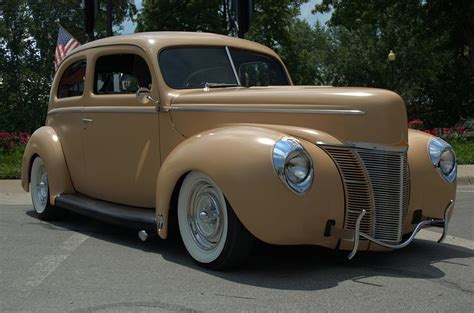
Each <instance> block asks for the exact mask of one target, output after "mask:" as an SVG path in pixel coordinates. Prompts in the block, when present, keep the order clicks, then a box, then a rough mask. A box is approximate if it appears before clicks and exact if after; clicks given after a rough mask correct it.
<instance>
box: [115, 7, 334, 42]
mask: <svg viewBox="0 0 474 313" xmlns="http://www.w3.org/2000/svg"><path fill="white" fill-rule="evenodd" d="M142 2H143V1H142V0H135V5H136V6H137V9H138V10H141V9H142V8H143V5H142ZM320 2H321V0H310V1H309V2H307V3H305V4H303V5H302V6H301V14H300V18H301V19H303V20H306V21H307V22H308V23H309V24H311V25H313V24H314V23H316V21H319V23H321V25H324V24H325V23H326V22H327V21H328V20H329V19H330V18H331V13H326V14H320V13H318V14H312V13H311V10H312V9H313V8H314V6H315V5H316V3H320ZM122 26H123V31H121V33H122V34H130V33H133V32H134V31H135V23H132V22H131V21H130V20H127V21H125V22H124V23H123V24H122Z"/></svg>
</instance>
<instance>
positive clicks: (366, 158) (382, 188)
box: [356, 149, 408, 243]
mask: <svg viewBox="0 0 474 313" xmlns="http://www.w3.org/2000/svg"><path fill="white" fill-rule="evenodd" d="M356 151H357V153H358V154H359V156H360V158H361V159H362V161H363V162H364V165H365V168H366V169H367V172H368V174H369V178H370V184H371V187H372V193H373V199H374V226H373V237H374V238H376V239H379V240H383V241H386V242H395V243H398V242H400V240H401V235H402V225H403V218H404V215H405V214H406V209H407V204H408V201H407V196H406V191H407V189H408V188H407V185H408V184H407V176H408V175H407V171H406V167H407V162H406V153H404V152H388V151H379V150H369V149H356Z"/></svg>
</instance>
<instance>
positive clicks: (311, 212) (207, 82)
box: [22, 32, 457, 269]
mask: <svg viewBox="0 0 474 313" xmlns="http://www.w3.org/2000/svg"><path fill="white" fill-rule="evenodd" d="M456 168H457V166H456V159H455V155H454V152H453V150H452V149H451V147H450V145H449V144H447V143H446V142H445V141H443V140H442V139H440V138H436V137H433V136H431V135H429V134H425V133H422V132H418V131H414V130H411V129H408V128H407V113H406V107H405V104H404V102H403V100H402V99H401V97H400V96H398V95H397V94H396V93H393V92H391V91H387V90H381V89H372V88H334V87H319V86H294V85H293V84H292V81H291V78H290V75H289V73H288V72H287V70H286V68H285V66H284V64H283V63H282V61H281V60H280V58H279V57H278V55H277V54H275V52H274V51H272V50H271V49H269V48H267V47H265V46H262V45H260V44H257V43H254V42H250V41H247V40H242V39H237V38H231V37H226V36H221V35H215V34H207V33H184V32H155V33H140V34H133V35H127V36H117V37H111V38H107V39H101V40H97V41H94V42H91V43H88V44H85V45H83V46H81V47H80V48H78V49H76V50H75V51H73V52H72V53H71V54H70V55H68V56H67V57H66V58H65V60H64V61H63V63H62V64H61V66H60V67H59V70H58V71H57V74H56V76H55V78H54V81H53V84H52V88H51V95H50V102H49V108H48V115H47V119H46V126H44V127H41V128H40V129H38V130H37V131H36V132H35V133H34V134H33V135H32V137H31V140H30V141H29V143H28V145H27V147H26V150H25V154H24V157H23V165H22V185H23V188H24V189H25V190H26V191H28V190H29V189H30V188H31V196H32V201H33V206H34V210H35V211H36V213H37V214H38V216H39V218H40V219H43V220H48V219H53V218H57V217H59V216H61V215H62V214H63V213H64V212H65V210H64V209H67V210H72V211H75V212H78V213H81V214H84V215H88V216H91V217H94V218H98V219H101V220H104V221H108V222H112V223H116V224H120V225H124V226H128V227H131V228H134V229H136V230H137V231H138V233H139V237H140V238H141V239H142V240H146V239H147V237H148V236H149V235H153V234H158V236H159V237H161V238H162V239H166V238H167V236H168V233H169V230H170V229H173V226H175V227H176V228H175V229H179V232H180V234H181V237H182V239H183V242H184V245H185V247H186V249H187V251H188V252H189V254H190V255H191V256H192V258H193V259H194V260H195V261H197V262H198V263H200V264H201V265H203V266H206V267H209V268H213V269H223V268H228V267H231V266H235V265H237V264H239V263H240V262H241V261H243V260H244V259H245V258H246V257H247V256H248V255H249V253H250V251H251V249H252V246H253V243H254V242H255V240H256V239H258V240H261V241H264V242H266V243H270V244H276V245H319V246H324V247H327V248H331V249H342V250H348V251H349V252H350V253H349V258H352V257H353V256H354V255H355V253H356V252H357V251H367V250H371V251H374V250H379V251H380V250H389V249H398V248H402V247H404V246H406V245H408V244H409V243H410V242H412V241H413V239H414V237H415V235H416V233H417V232H418V231H419V230H420V229H421V228H423V227H428V226H434V227H441V228H443V229H444V232H443V235H442V237H441V239H440V240H442V239H443V238H444V237H445V235H446V231H447V225H448V219H449V217H450V215H451V213H452V208H453V205H454V200H455V191H456V170H457V169H456ZM174 217H175V218H174ZM173 221H175V223H174V224H177V225H173Z"/></svg>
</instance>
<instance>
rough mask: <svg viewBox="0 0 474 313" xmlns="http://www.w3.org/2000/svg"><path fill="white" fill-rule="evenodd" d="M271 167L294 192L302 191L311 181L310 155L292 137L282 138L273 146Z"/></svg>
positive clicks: (306, 188) (307, 187) (309, 185)
mask: <svg viewBox="0 0 474 313" xmlns="http://www.w3.org/2000/svg"><path fill="white" fill-rule="evenodd" d="M273 167H274V168H275V171H276V172H277V175H278V176H279V177H280V179H281V180H282V181H283V183H285V185H287V186H288V187H289V188H290V189H291V190H293V191H295V192H296V193H304V192H305V191H307V190H308V189H309V188H310V187H311V185H312V183H313V164H312V161H311V157H310V156H309V154H308V153H307V152H306V150H305V149H304V148H303V146H301V144H300V143H299V142H298V140H296V139H294V138H286V137H285V138H282V139H280V140H278V141H277V142H276V143H275V146H274V147H273Z"/></svg>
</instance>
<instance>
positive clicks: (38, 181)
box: [31, 157, 63, 220]
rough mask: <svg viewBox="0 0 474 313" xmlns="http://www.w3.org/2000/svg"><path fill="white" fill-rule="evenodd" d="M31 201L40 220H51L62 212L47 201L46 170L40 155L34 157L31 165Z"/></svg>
mask: <svg viewBox="0 0 474 313" xmlns="http://www.w3.org/2000/svg"><path fill="white" fill-rule="evenodd" d="M31 202H32V203H33V209H34V210H35V212H36V214H37V215H38V217H39V218H40V219H42V220H53V219H56V218H58V217H60V216H61V215H62V214H63V211H62V210H60V209H58V208H57V207H55V206H53V205H51V204H50V203H49V184H48V172H47V170H46V166H45V165H44V163H43V160H42V159H41V158H40V157H36V158H35V159H34V160H33V165H31Z"/></svg>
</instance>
